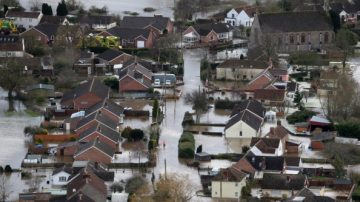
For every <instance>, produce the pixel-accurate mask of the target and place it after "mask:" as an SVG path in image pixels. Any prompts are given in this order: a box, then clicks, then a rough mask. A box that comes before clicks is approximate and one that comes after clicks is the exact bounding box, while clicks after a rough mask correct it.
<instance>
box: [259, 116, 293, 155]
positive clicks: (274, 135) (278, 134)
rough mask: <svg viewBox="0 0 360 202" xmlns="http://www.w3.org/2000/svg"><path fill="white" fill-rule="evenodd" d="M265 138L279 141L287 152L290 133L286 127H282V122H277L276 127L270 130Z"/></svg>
mask: <svg viewBox="0 0 360 202" xmlns="http://www.w3.org/2000/svg"><path fill="white" fill-rule="evenodd" d="M265 137H267V138H271V139H279V140H280V142H281V144H282V148H283V149H284V152H285V150H286V142H287V141H288V140H289V132H288V130H287V129H286V128H285V127H284V126H282V125H281V121H280V120H278V121H277V124H276V127H271V128H270V131H269V132H268V133H267V134H266V135H265Z"/></svg>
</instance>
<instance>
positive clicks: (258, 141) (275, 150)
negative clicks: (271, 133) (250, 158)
mask: <svg viewBox="0 0 360 202" xmlns="http://www.w3.org/2000/svg"><path fill="white" fill-rule="evenodd" d="M250 151H251V152H252V154H254V155H255V156H282V155H283V154H284V148H283V145H282V144H281V141H280V139H276V138H275V139H273V138H257V137H253V138H251V143H250Z"/></svg>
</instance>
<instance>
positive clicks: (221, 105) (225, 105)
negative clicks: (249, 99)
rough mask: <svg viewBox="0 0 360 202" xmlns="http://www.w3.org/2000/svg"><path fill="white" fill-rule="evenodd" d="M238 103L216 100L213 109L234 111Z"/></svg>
mask: <svg viewBox="0 0 360 202" xmlns="http://www.w3.org/2000/svg"><path fill="white" fill-rule="evenodd" d="M239 103H240V101H231V100H228V99H226V100H216V101H215V109H234V107H235V106H236V105H237V104H239Z"/></svg>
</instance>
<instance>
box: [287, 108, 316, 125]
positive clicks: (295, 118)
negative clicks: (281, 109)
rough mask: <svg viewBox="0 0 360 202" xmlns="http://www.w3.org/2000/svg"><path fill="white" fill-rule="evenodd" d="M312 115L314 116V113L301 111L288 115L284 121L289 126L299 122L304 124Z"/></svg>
mask: <svg viewBox="0 0 360 202" xmlns="http://www.w3.org/2000/svg"><path fill="white" fill-rule="evenodd" d="M314 115H316V113H315V112H313V111H309V110H301V111H296V112H294V113H293V114H291V115H289V116H288V117H286V120H287V121H288V122H289V123H290V124H295V123H300V122H306V121H307V120H308V119H309V118H311V117H312V116H314Z"/></svg>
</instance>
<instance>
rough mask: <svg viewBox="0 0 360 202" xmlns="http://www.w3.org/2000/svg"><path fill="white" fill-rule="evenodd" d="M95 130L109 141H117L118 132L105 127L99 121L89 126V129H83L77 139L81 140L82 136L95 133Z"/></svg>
mask: <svg viewBox="0 0 360 202" xmlns="http://www.w3.org/2000/svg"><path fill="white" fill-rule="evenodd" d="M96 131H98V133H99V134H101V135H103V136H105V137H107V138H109V139H110V140H111V141H113V142H115V143H116V142H118V141H119V137H120V134H119V133H118V132H116V131H114V130H112V129H110V128H108V127H106V126H105V125H104V124H101V123H98V124H97V125H94V126H92V127H90V128H89V129H87V130H85V131H84V132H82V133H81V134H80V135H79V141H81V140H83V139H84V138H86V137H87V136H89V135H91V134H93V133H95V132H96Z"/></svg>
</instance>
